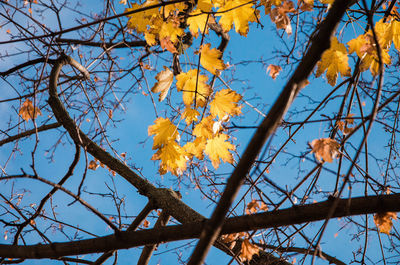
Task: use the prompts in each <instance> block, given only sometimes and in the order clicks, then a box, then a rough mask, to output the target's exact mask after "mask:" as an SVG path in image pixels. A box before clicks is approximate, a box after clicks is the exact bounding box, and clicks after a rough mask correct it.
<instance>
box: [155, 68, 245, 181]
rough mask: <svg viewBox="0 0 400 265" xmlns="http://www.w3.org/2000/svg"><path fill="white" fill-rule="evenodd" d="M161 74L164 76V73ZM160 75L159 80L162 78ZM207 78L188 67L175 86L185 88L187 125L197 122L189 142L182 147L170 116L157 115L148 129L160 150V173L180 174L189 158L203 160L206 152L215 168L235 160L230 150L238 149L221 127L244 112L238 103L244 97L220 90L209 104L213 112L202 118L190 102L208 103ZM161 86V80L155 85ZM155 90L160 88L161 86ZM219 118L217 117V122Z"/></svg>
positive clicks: (198, 105) (184, 113)
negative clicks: (200, 118) (222, 163)
mask: <svg viewBox="0 0 400 265" xmlns="http://www.w3.org/2000/svg"><path fill="white" fill-rule="evenodd" d="M163 72H164V71H163ZM160 76H162V75H161V73H160ZM160 76H159V77H158V79H157V80H162V78H161V77H160ZM196 80H197V81H198V82H197V87H196ZM205 81H207V76H203V75H197V70H189V71H188V72H187V73H181V74H179V75H178V76H177V83H176V86H177V89H178V91H183V102H184V104H185V105H186V108H185V110H184V111H183V113H182V116H181V117H182V119H183V120H185V123H186V125H191V124H193V123H196V122H198V123H197V124H195V125H194V128H193V131H192V134H193V140H192V141H187V142H186V143H185V145H183V146H181V145H180V144H179V142H180V136H179V133H178V131H177V127H176V126H175V125H174V124H173V123H172V122H171V121H170V120H169V119H168V118H158V119H156V120H155V122H154V125H152V126H150V127H149V128H148V134H149V136H151V135H153V149H157V152H156V153H155V154H154V155H153V157H152V159H153V160H160V161H161V164H160V173H161V174H165V173H166V172H171V173H173V174H175V175H179V174H181V173H182V172H183V171H184V170H186V166H187V161H188V160H189V159H193V158H194V157H196V158H197V159H199V160H203V159H204V155H207V156H208V158H209V159H210V161H211V163H212V165H213V167H214V168H218V167H219V165H220V163H221V160H222V161H223V162H228V163H233V161H234V159H233V155H232V153H231V151H234V150H235V146H234V145H233V144H232V143H231V142H230V141H229V136H228V135H227V134H224V133H223V132H222V131H221V128H222V123H224V122H227V121H228V120H229V119H230V117H232V116H236V115H239V114H241V108H242V106H240V105H239V101H240V100H241V98H242V97H241V95H239V94H237V93H236V92H234V91H232V90H231V89H223V90H220V91H218V92H217V93H216V94H215V95H214V98H213V100H212V101H211V102H210V104H209V106H210V115H208V116H205V117H203V118H202V120H201V121H199V120H198V117H199V116H200V113H199V111H198V110H197V109H194V108H191V105H192V104H193V103H194V102H195V101H196V105H195V106H196V107H205V106H206V105H205V104H206V101H207V98H208V97H209V96H210V94H211V91H210V88H209V86H208V85H207V84H206V83H205ZM169 82H170V81H168V82H167V83H169ZM162 86H163V85H162V84H161V81H159V82H158V84H156V86H155V87H156V88H158V87H162ZM168 88H169V84H168ZM154 90H155V91H158V89H154ZM159 90H163V89H159ZM195 99H196V100H195ZM217 118H218V120H217V121H215V119H217Z"/></svg>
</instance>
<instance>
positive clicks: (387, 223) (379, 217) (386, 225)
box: [374, 212, 397, 235]
mask: <svg viewBox="0 0 400 265" xmlns="http://www.w3.org/2000/svg"><path fill="white" fill-rule="evenodd" d="M392 219H394V220H397V215H396V213H395V212H384V213H376V214H375V215H374V223H375V225H376V226H377V227H378V228H379V232H381V233H385V234H387V235H390V230H391V229H392V226H393V222H392Z"/></svg>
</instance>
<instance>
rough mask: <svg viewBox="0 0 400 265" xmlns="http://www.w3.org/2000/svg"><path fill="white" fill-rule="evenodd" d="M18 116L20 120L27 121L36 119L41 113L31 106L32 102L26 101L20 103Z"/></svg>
mask: <svg viewBox="0 0 400 265" xmlns="http://www.w3.org/2000/svg"><path fill="white" fill-rule="evenodd" d="M18 114H19V115H20V116H21V117H22V119H24V120H26V121H29V120H30V119H36V118H37V116H38V115H42V112H41V111H40V109H39V108H38V107H34V106H33V104H32V101H30V100H29V99H26V100H25V102H24V103H22V106H21V108H20V109H19V112H18Z"/></svg>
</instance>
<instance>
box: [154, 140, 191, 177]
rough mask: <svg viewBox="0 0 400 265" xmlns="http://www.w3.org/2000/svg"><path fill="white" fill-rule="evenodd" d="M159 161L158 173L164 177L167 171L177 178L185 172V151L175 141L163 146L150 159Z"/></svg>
mask: <svg viewBox="0 0 400 265" xmlns="http://www.w3.org/2000/svg"><path fill="white" fill-rule="evenodd" d="M151 159H152V160H160V161H161V163H160V169H159V172H160V174H161V175H164V174H165V173H167V172H168V171H169V172H171V173H172V174H174V175H176V176H178V175H180V174H182V172H183V171H185V170H186V162H187V156H186V152H185V150H184V149H183V148H182V147H181V146H180V145H179V144H178V143H176V142H175V141H169V142H167V143H165V144H164V146H163V147H162V148H160V149H159V150H158V151H157V152H156V153H155V154H154V155H153V157H152V158H151Z"/></svg>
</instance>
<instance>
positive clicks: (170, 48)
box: [160, 37, 178, 53]
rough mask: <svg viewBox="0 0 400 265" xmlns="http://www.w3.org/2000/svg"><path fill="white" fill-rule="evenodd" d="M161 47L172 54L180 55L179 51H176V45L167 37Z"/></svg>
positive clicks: (161, 42)
mask: <svg viewBox="0 0 400 265" xmlns="http://www.w3.org/2000/svg"><path fill="white" fill-rule="evenodd" d="M160 45H161V48H162V49H163V50H164V49H167V51H169V52H170V53H178V51H177V50H176V48H175V46H174V44H173V43H172V41H171V40H170V39H169V37H165V38H164V39H162V40H161V41H160Z"/></svg>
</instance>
